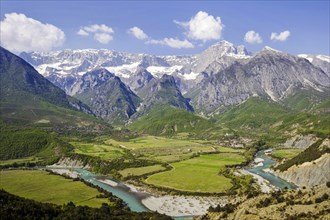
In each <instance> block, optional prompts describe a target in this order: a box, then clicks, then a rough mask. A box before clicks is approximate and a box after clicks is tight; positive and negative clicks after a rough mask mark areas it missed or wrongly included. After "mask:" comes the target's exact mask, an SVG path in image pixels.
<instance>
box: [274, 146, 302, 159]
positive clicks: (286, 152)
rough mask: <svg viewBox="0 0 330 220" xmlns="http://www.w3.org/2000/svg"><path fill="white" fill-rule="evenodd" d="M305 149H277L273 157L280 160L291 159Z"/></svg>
mask: <svg viewBox="0 0 330 220" xmlns="http://www.w3.org/2000/svg"><path fill="white" fill-rule="evenodd" d="M302 151H303V149H297V148H289V149H277V150H273V151H272V155H273V156H275V157H277V158H280V159H291V158H294V157H295V156H297V155H298V154H300V153H301V152H302Z"/></svg>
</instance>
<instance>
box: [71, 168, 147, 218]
mask: <svg viewBox="0 0 330 220" xmlns="http://www.w3.org/2000/svg"><path fill="white" fill-rule="evenodd" d="M74 171H76V172H77V173H79V175H80V178H82V179H84V180H85V181H87V182H90V183H92V184H93V185H96V186H99V187H101V188H102V189H104V190H106V191H108V192H111V193H112V194H113V195H114V196H117V197H119V198H121V199H122V200H123V201H124V202H125V203H126V204H127V205H128V207H129V208H130V209H131V210H132V211H135V212H147V211H149V210H148V209H147V208H146V207H145V206H144V205H143V204H142V202H141V200H142V199H144V198H146V197H148V196H150V195H149V194H147V193H144V192H134V190H131V188H129V187H128V186H126V185H124V184H123V183H121V182H118V181H116V180H114V179H111V178H109V177H106V176H98V175H95V174H93V173H91V172H89V171H87V170H84V169H79V168H76V169H74ZM102 180H110V181H111V182H114V183H116V184H117V185H116V186H111V185H109V184H106V183H103V182H102Z"/></svg>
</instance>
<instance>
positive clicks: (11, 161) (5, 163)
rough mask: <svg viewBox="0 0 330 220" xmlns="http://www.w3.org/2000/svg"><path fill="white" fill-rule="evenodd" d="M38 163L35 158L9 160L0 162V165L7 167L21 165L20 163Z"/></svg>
mask: <svg viewBox="0 0 330 220" xmlns="http://www.w3.org/2000/svg"><path fill="white" fill-rule="evenodd" d="M38 161H40V160H39V159H38V158H37V157H24V158H19V159H11V160H0V165H8V164H13V163H17V164H21V163H28V162H30V163H35V162H38Z"/></svg>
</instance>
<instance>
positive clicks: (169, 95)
mask: <svg viewBox="0 0 330 220" xmlns="http://www.w3.org/2000/svg"><path fill="white" fill-rule="evenodd" d="M138 94H139V96H140V97H142V98H143V102H142V103H141V105H140V107H139V110H138V113H137V116H138V115H142V114H144V113H145V112H147V111H148V110H149V109H151V108H152V107H153V106H155V105H170V106H174V107H178V108H181V109H185V110H187V111H193V110H194V109H193V107H192V106H191V105H190V104H189V99H187V98H185V97H183V96H182V94H181V92H180V90H179V88H178V87H177V85H176V82H175V79H174V77H173V76H169V75H163V76H162V78H160V79H153V80H151V81H150V82H149V84H148V85H146V86H145V87H144V88H143V89H141V90H140V91H139V93H138Z"/></svg>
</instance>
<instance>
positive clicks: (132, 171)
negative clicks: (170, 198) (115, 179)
mask: <svg viewBox="0 0 330 220" xmlns="http://www.w3.org/2000/svg"><path fill="white" fill-rule="evenodd" d="M165 169H166V168H165V167H163V166H161V165H158V164H157V165H153V166H147V167H137V168H127V169H124V170H120V171H119V173H120V174H121V175H122V176H123V177H127V176H142V175H145V174H148V173H153V172H158V171H163V170H165Z"/></svg>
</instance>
